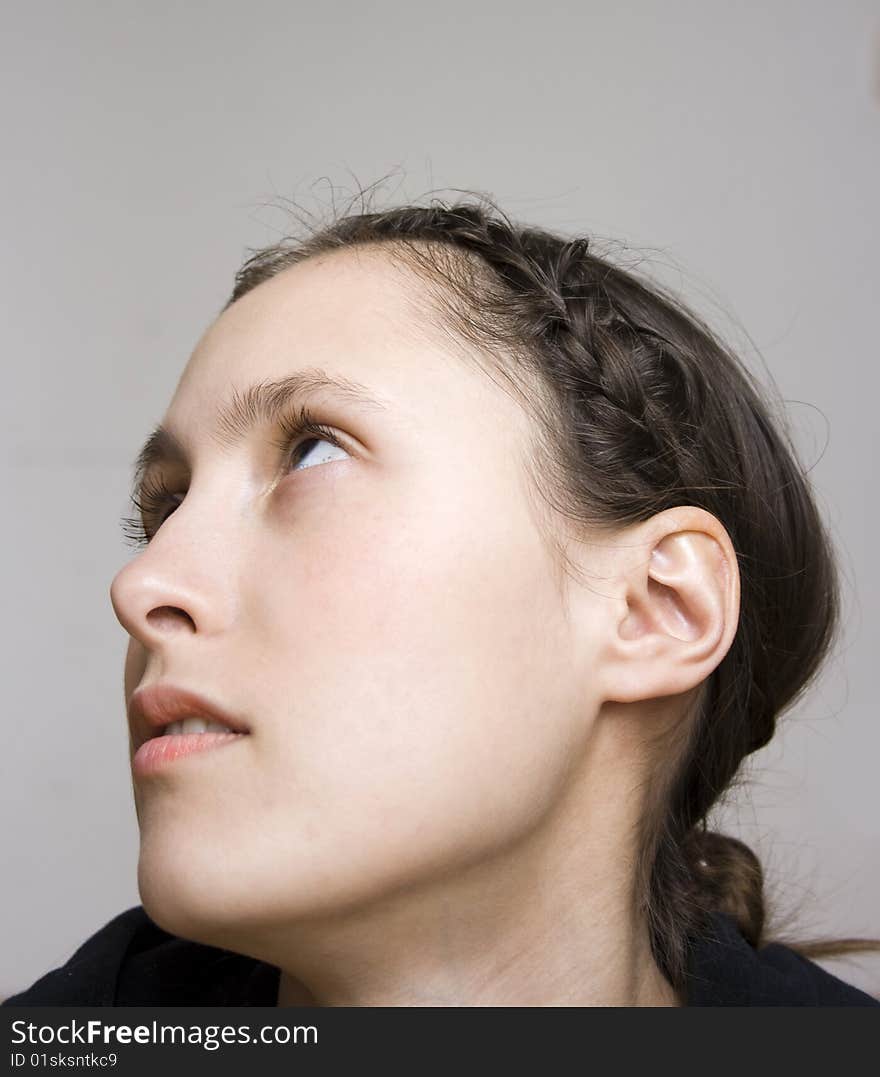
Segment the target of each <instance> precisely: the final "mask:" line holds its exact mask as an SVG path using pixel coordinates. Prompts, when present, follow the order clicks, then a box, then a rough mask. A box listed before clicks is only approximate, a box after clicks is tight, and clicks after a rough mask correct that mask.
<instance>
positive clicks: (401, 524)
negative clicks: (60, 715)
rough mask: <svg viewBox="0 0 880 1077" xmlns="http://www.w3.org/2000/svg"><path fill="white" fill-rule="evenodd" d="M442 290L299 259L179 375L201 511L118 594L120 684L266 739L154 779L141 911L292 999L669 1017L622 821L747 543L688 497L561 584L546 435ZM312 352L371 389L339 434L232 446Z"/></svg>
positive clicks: (733, 595)
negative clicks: (168, 696) (527, 477)
mask: <svg viewBox="0 0 880 1077" xmlns="http://www.w3.org/2000/svg"><path fill="white" fill-rule="evenodd" d="M423 288H424V285H423V284H422V283H421V282H420V281H419V279H418V278H417V277H415V276H414V275H411V274H409V273H408V272H407V271H405V270H404V269H402V268H401V267H399V266H395V265H393V264H392V263H391V262H390V261H389V260H388V259H387V257H385V256H384V255H382V254H381V253H379V252H376V251H362V252H361V253H360V254H359V255H357V256H356V255H353V254H352V252H351V251H341V252H335V253H333V254H331V255H329V256H324V257H320V258H317V259H313V260H310V261H307V262H305V263H303V264H301V265H298V266H295V267H292V268H290V269H287V270H285V271H284V272H282V273H281V274H279V275H278V276H276V277H275V278H273V279H271V280H269V281H267V282H265V283H263V284H261V285H259V286H258V287H257V288H256V289H254V290H253V291H252V292H250V293H248V294H247V295H245V296H243V297H242V298H241V299H240V300H239V301H237V302H236V303H235V304H233V305H232V307H230V308H229V309H228V310H227V311H225V312H224V313H223V314H222V315H221V316H220V317H219V318H218V319H217V320H216V321H215V322H214V323H213V324H212V325H211V326H210V327H209V328H208V330H207V331H206V332H205V334H204V335H203V337H202V339H201V340H200V341H199V343H198V345H197V347H196V349H195V351H194V352H193V355H192V357H191V358H190V360H189V363H188V365H187V367H186V369H185V371H184V373H183V376H182V377H181V380H180V382H179V384H178V386H177V389H176V392H175V393H174V396H173V399H172V401H171V403H170V405H169V408H168V410H167V412H166V414H165V417H164V420H163V422H164V424H165V425H166V426H168V427H170V428H171V429H172V430H173V431H174V432H175V433H176V434H177V435H178V437H179V439H180V440H181V441H182V442H183V444H184V445H185V446H186V449H187V455H188V457H189V463H188V466H187V467H185V468H184V467H182V466H181V465H178V464H174V465H168V466H167V467H166V468H165V469H164V477H165V479H166V481H167V483H168V485H169V487H170V488H171V489H172V490H175V491H177V492H179V493H180V494H184V493H185V494H186V496H185V499H183V500H182V501H181V500H180V499H178V507H177V508H176V509H175V510H174V511H173V512H170V513H169V514H168V515H167V516H166V518H165V519H164V522H163V523H162V525H161V527H159V528H158V530H157V531H156V533H155V535H154V536H153V537H152V539H151V541H150V543H149V545H148V546H147V547H146V548H145V549H144V550H143V551H142V552H141V553H139V554H138V556H136V557H135V558H133V559H132V560H131V561H129V562H128V563H127V564H126V565H125V566H124V567H123V568H122V569H121V570H120V571H119V573H118V574H117V575H116V577H115V578H114V580H113V582H112V586H111V589H110V597H111V601H112V604H113V608H114V610H115V613H116V615H117V617H118V619H119V621H120V623H121V624H122V626H123V628H124V629H125V630H126V632H127V633H128V634H129V636H130V642H129V647H128V653H127V657H126V664H125V698H126V701H127V700H128V699H129V698H130V696H131V693H132V692H133V691H134V690H135V689H136V688H137V687H138V686H140V685H143V684H146V683H154V682H157V681H163V682H173V683H175V684H180V685H184V686H186V687H189V688H193V689H195V690H196V691H200V692H202V693H203V694H205V695H208V696H209V697H210V698H212V699H216V700H218V701H220V702H222V703H223V705H224V706H225V707H226V708H227V709H228V710H230V711H232V712H234V713H236V714H238V715H241V716H242V717H243V718H244V719H245V720H246V721H247V723H248V725H249V726H250V728H251V733H250V734H249V735H248V736H247V737H244V738H241V739H240V740H239V741H236V742H235V743H234V744H233V745H232V746H231V747H229V748H223V749H219V750H216V751H210V752H205V753H202V754H201V755H196V756H191V757H189V758H188V759H186V760H182V761H180V764H179V765H177V764H175V765H174V766H172V767H170V768H168V769H167V770H166V772H165V773H164V774H161V775H159V776H156V775H154V776H152V777H150V778H148V779H145V780H135V782H134V795H135V803H136V808H137V814H138V821H139V826H140V833H141V849H140V860H139V867H138V883H139V888H140V893H141V899H142V901H143V904H144V907H145V909H146V911H147V913H148V914H149V915H150V916H151V917H152V918H153V919H154V920H155V921H156V922H157V923H158V924H159V926H161V927H163V928H165V929H166V930H167V931H170V932H171V933H173V934H177V935H180V936H182V937H184V938H188V939H193V940H195V941H198V942H203V943H206V944H209V945H216V946H222V947H226V948H229V949H232V950H235V951H237V952H239V953H244V954H248V955H250V956H252V957H255V958H258V959H260V960H263V961H267V962H269V963H271V964H273V965H276V966H278V967H279V968H280V969H281V980H280V989H279V995H278V1004H279V1005H281V1006H285V1005H316V1006H335V1005H348V1006H420V1005H440V1006H511V1005H513V1006H516V1005H520V1006H533V1005H537V1006H556V1005H562V1006H609V1005H612V1006H676V1005H682V1004H683V1003H684V1000H683V999H682V998H680V997H678V995H677V994H676V992H674V991H673V989H672V986H671V985H670V984H669V983H668V982H667V981H666V979H665V978H664V977H663V975H662V973H661V971H660V969H659V968H658V967H657V965H656V964H655V962H654V960H653V958H652V955H651V952H650V948H649V944H648V936H647V930H646V927H645V925H644V923H643V922H642V921H641V920H640V918H639V917H638V915H637V914H636V911H635V909H634V908H633V901H632V883H633V856H634V849H633V830H634V827H635V825H636V823H637V820H638V819H639V817H640V814H641V811H642V796H643V794H642V792H641V790H642V788H643V781H644V776H645V774H646V773H647V771H648V768H649V767H650V766H651V765H652V763H651V760H650V759H649V758H648V754H647V752H646V750H645V748H644V743H643V738H644V737H645V736H647V735H650V734H651V733H654V732H656V730H657V729H658V728H659V724H660V723H664V722H669V721H672V720H674V719H675V717H676V715H678V714H679V713H680V712H681V710H682V707H683V704H684V703H685V702H686V701H687V699H688V698H690V695H691V694H692V693H693V691H695V690H696V689H697V688H698V687H699V685H700V684H701V683H702V682H703V681H704V680H705V679H706V678H707V677H708V676H709V674H710V673H711V672H712V670H713V669H714V668H715V667H716V666H717V665H718V663H719V662H720V661H721V660H722V658H723V657H724V655H725V653H726V652H727V650H728V648H729V647H730V644H731V642H732V640H733V636H734V633H735V631H736V623H737V617H738V610H739V577H738V574H737V571H736V558H735V555H734V551H733V549H732V546H731V542H730V539H729V537H728V535H727V532H726V531H725V529H724V528H723V527H722V525H721V524H720V523H719V521H718V520H717V519H716V518H715V517H714V516H711V515H710V514H708V513H706V512H705V511H703V510H701V509H699V508H695V507H688V506H682V507H680V508H675V509H672V510H668V511H666V512H664V513H660V514H658V515H656V516H654V517H653V518H652V519H650V520H648V521H646V522H644V523H642V524H639V525H636V526H632V527H629V528H626V529H622V530H620V531H618V532H616V533H614V534H613V535H612V536H610V537H609V536H607V535H606V536H604V537H603V538H602V540H601V541H596V540H595V537H593V539H592V540H591V539H590V538H584V537H583V536H579V537H578V538H577V539H575V538H574V537H573V536H571V535H567V536H566V544H567V550H568V554H569V557H571V558H572V560H573V562H574V563H576V564H577V566H578V568H579V570H580V573H579V579H578V580H577V581H575V580H574V579H572V578H569V577H566V578H565V580H564V583H563V585H562V588H561V589H560V582H559V576H558V573H557V571H556V569H555V566H554V563H553V560H552V558H553V554H552V552H551V550H550V549H549V546H548V543H547V542H546V539H545V535H544V534H542V531H541V528H539V526H538V523H537V521H536V518H535V513H534V506H533V503H532V502H531V501H530V499H529V498H528V497H527V496H526V495H525V492H524V469H523V453H524V452H525V451H526V448H525V446H526V439H527V435H528V433H529V430H530V427H529V423H530V422H531V420H530V419H528V418H527V417H526V415H525V413H524V412H523V410H522V409H521V408H520V407H519V405H518V404H517V402H516V401H515V400H514V399H513V398H512V397H511V396H510V395H508V394H506V393H505V392H503V391H502V389H501V388H499V386H498V385H497V384H496V383H495V382H493V381H492V380H491V379H490V378H487V377H486V376H485V374H484V373H483V372H481V371H479V370H478V369H477V368H476V367H474V366H469V365H468V364H467V363H465V362H463V361H462V359H461V357H460V356H459V355H458V354H457V353H456V351H455V349H454V347H453V345H452V344H451V343H450V341H449V338H448V336H446V337H444V336H443V335H442V334H440V333H437V332H434V331H433V327H432V326H431V325H430V324H428V320H427V319H426V316H425V315H424V314H423V313H421V312H419V310H418V309H417V307H416V306H415V304H413V303H412V302H411V301H410V300H411V299H412V297H413V296H414V295H415V294H416V293H417V292H418V290H419V289H423ZM313 367H319V368H321V370H323V371H325V372H327V373H329V374H331V375H337V376H342V377H345V378H348V379H355V380H357V381H358V382H360V383H362V384H365V385H366V386H368V387H369V389H370V390H371V392H372V393H373V395H375V396H377V397H380V398H381V399H382V401H384V402H385V407H384V408H381V409H367V410H361V409H359V408H358V407H357V406H354V405H351V404H349V403H347V402H345V401H340V400H336V399H332V398H330V397H328V396H326V395H325V394H319V396H318V397H316V398H315V399H313V400H311V401H310V402H309V403H310V406H311V408H312V411H313V412H314V413H315V416H316V418H317V419H318V421H320V422H322V423H324V424H325V425H327V426H329V427H331V428H332V429H333V430H334V431H337V432H338V434H339V437H340V440H343V439H344V443H345V445H344V448H343V449H338V448H335V447H333V446H331V445H328V444H326V443H324V442H323V441H321V442H318V443H317V444H316V443H314V442H310V443H308V444H307V445H305V446H304V450H305V453H304V454H303V453H300V454H299V455H298V456H291V454H289V453H288V455H287V457H285V456H284V454H283V452H281V451H280V450H279V448H278V447H276V446H273V438H277V431H272V430H270V429H267V428H265V427H262V426H257V427H254V428H253V429H251V430H250V431H249V432H248V433H247V434H246V435H245V437H244V439H243V440H241V441H239V442H237V443H235V444H232V445H228V444H227V445H225V446H221V445H220V444H219V443H218V442H217V440H216V439H214V438H212V436H211V434H212V432H213V430H214V424H215V416H216V412H217V408H218V405H219V404H220V403H221V402H226V401H228V400H229V398H230V394H231V392H232V391H233V388H235V389H237V390H239V391H241V392H243V391H244V390H245V389H246V388H247V387H248V386H249V385H251V384H253V383H254V382H257V381H260V380H263V379H274V378H279V377H285V376H287V375H289V374H291V373H292V372H296V371H301V370H304V369H306V368H313ZM291 461H292V462H291ZM172 507H173V506H172ZM560 526H561V524H560Z"/></svg>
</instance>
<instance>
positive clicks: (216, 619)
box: [110, 502, 235, 650]
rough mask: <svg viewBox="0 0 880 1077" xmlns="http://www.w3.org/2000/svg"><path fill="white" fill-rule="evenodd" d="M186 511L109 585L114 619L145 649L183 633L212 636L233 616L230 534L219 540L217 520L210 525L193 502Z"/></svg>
mask: <svg viewBox="0 0 880 1077" xmlns="http://www.w3.org/2000/svg"><path fill="white" fill-rule="evenodd" d="M187 508H188V509H189V511H188V512H187ZM187 508H184V506H181V507H179V508H178V509H176V511H175V512H174V513H172V514H171V515H170V516H169V517H168V519H167V520H166V521H165V523H163V525H162V526H161V528H159V530H158V531H157V532H156V534H155V535H154V536H153V538H152V539H151V541H150V542H149V544H148V545H147V546H146V547H145V548H144V549H143V550H142V551H141V552H140V553H139V554H138V555H137V556H136V557H135V558H133V559H132V560H131V561H129V562H128V563H127V564H125V565H123V567H122V568H121V569H120V570H119V571H118V572H117V573H116V575H115V576H114V578H113V580H112V582H111V584H110V603H111V605H112V607H113V612H114V613H115V614H116V618H117V620H118V621H119V623H120V624H121V625H122V627H123V628H124V629H125V631H126V632H127V633H128V634H129V635H130V636H131V637H132V638H133V639H135V640H137V641H138V642H140V643H141V644H143V646H144V647H146V648H147V649H148V650H155V649H157V648H160V647H162V645H163V644H165V643H167V642H168V641H169V640H170V639H171V638H172V637H175V638H176V637H178V636H179V635H180V634H181V633H183V634H184V635H192V634H194V633H197V632H198V633H201V634H207V635H211V634H214V633H216V632H217V631H219V630H220V629H221V628H222V626H223V625H224V624H225V623H227V622H228V618H229V615H230V612H231V597H230V582H229V581H230V579H231V578H233V577H234V571H233V570H232V566H231V565H230V564H229V563H228V558H227V557H226V556H225V554H226V552H228V551H229V550H231V549H232V548H233V547H234V546H235V541H234V539H233V538H232V536H231V535H228V536H225V537H224V541H222V542H219V541H217V530H216V529H217V524H218V520H217V518H216V516H215V517H213V518H212V519H210V520H209V519H208V515H209V514H206V512H205V511H204V509H203V510H202V511H201V512H200V511H199V509H198V508H197V506H196V504H195V502H193V503H192V504H189V505H188V506H187ZM211 511H212V512H217V511H222V507H221V508H220V509H218V508H217V507H216V505H215V507H214V508H213V509H212V510H211ZM206 535H208V536H212V538H211V539H208V540H206V539H205V536H206Z"/></svg>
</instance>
